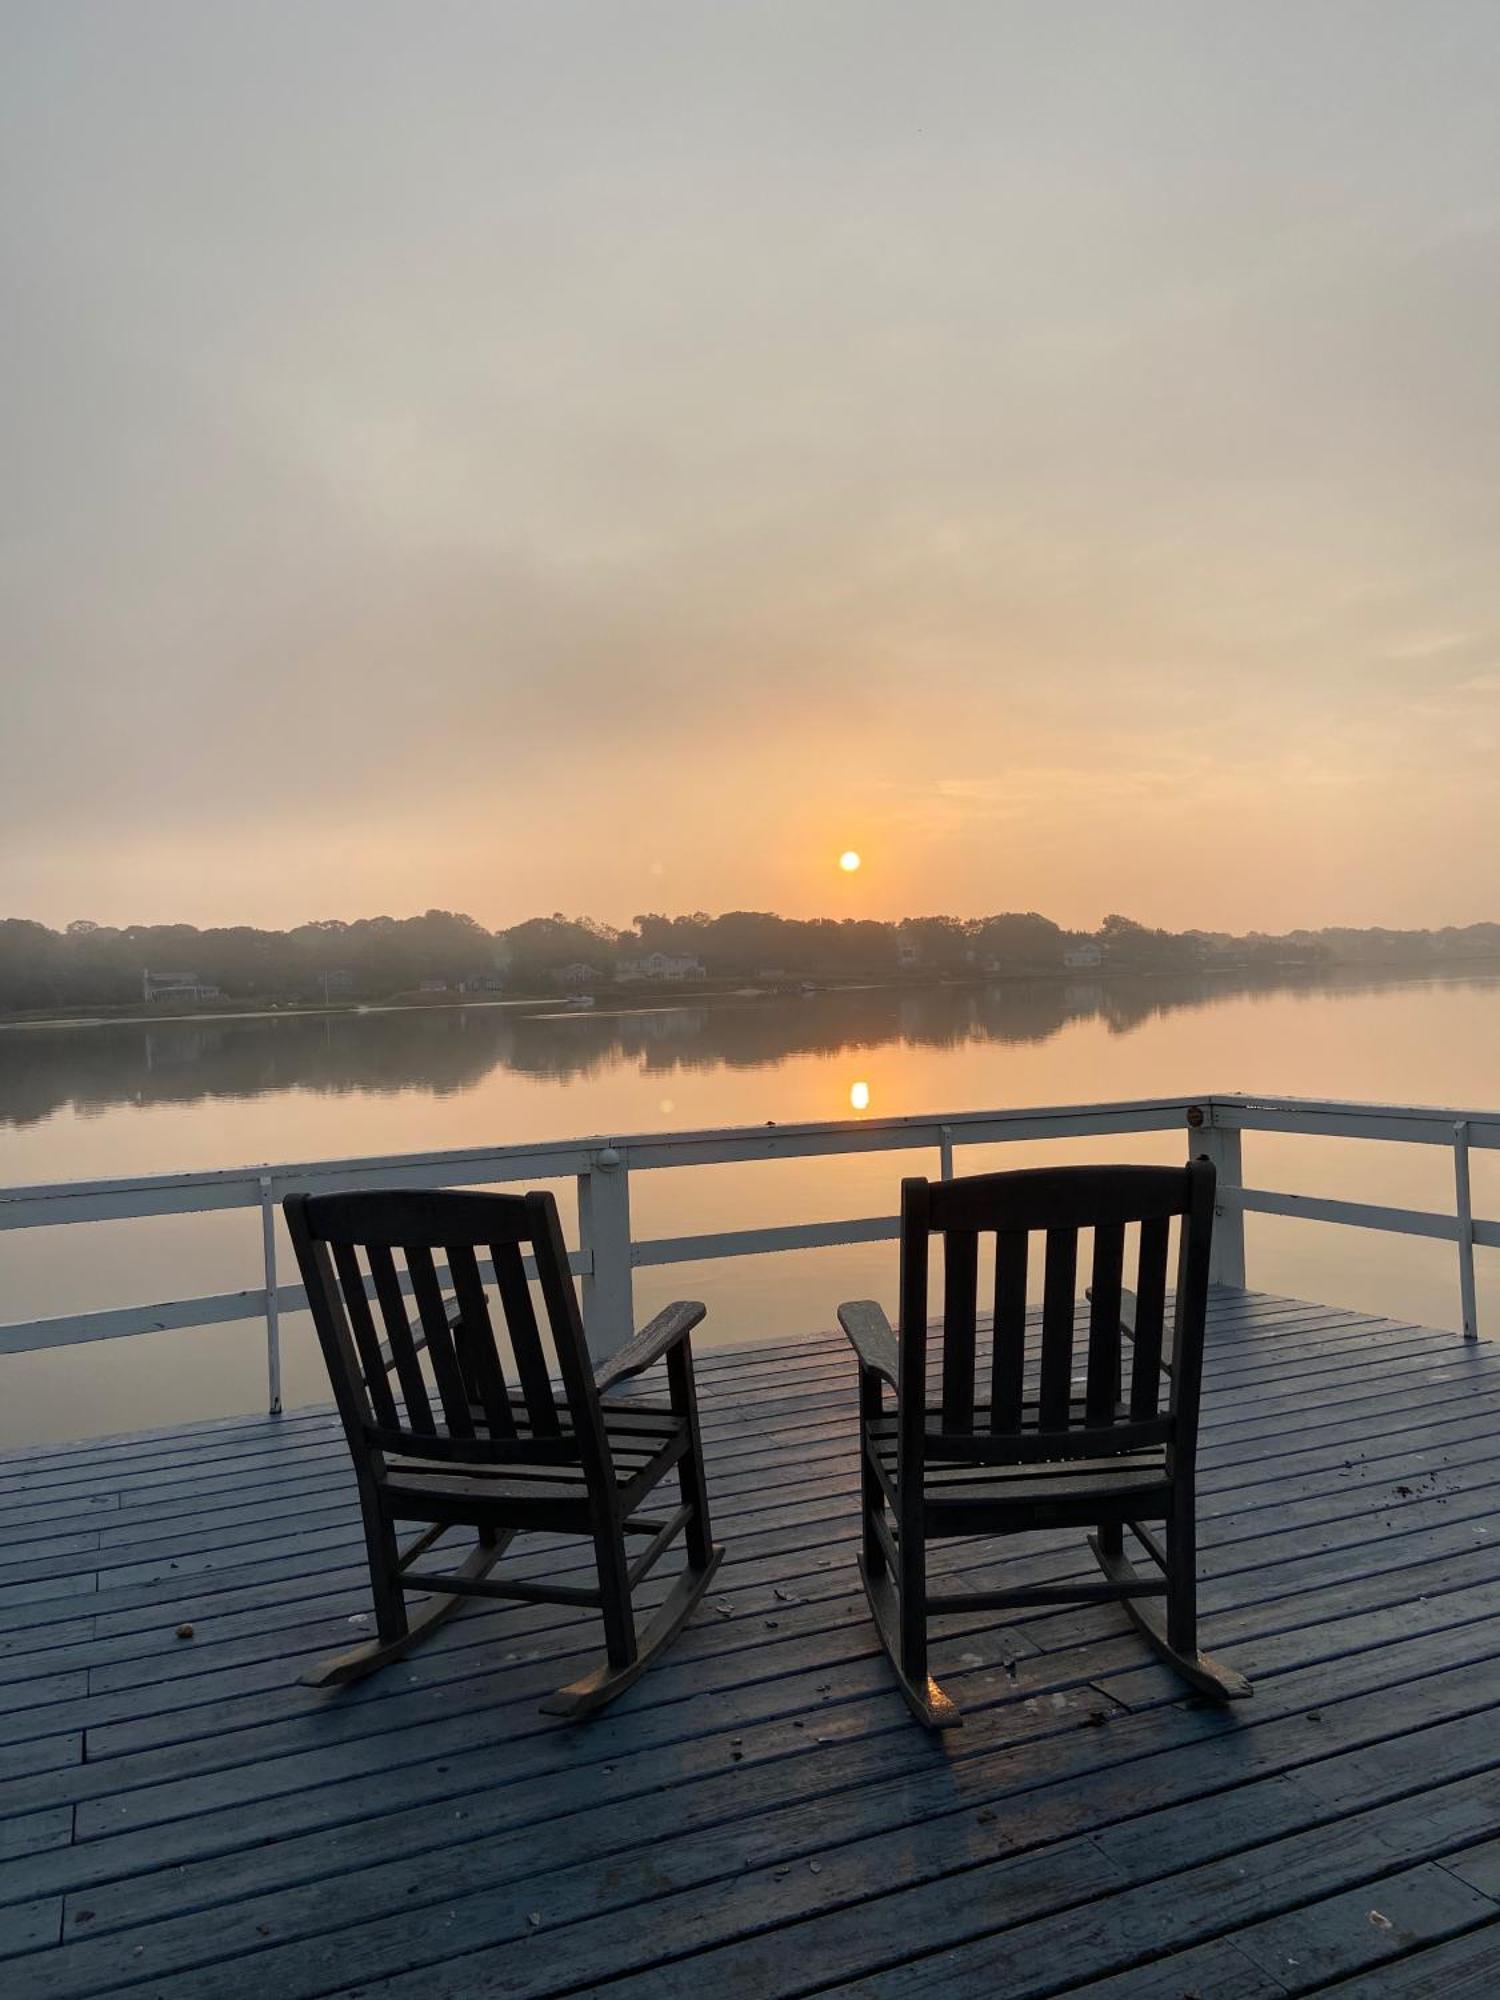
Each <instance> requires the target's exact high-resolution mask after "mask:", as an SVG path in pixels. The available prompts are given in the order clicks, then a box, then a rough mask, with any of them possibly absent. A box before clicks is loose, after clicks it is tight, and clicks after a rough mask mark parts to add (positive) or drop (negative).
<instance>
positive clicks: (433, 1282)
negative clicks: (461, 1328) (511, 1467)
mask: <svg viewBox="0 0 1500 2000" xmlns="http://www.w3.org/2000/svg"><path fill="white" fill-rule="evenodd" d="M406 1268H407V1270H408V1271H409V1272H410V1273H411V1286H412V1296H413V1297H414V1298H415V1299H416V1302H417V1313H418V1316H419V1317H420V1319H421V1322H422V1332H423V1335H424V1337H425V1339H426V1342H427V1358H428V1360H429V1361H430V1362H431V1363H432V1375H433V1380H434V1381H435V1382H436V1384H437V1392H438V1400H439V1401H440V1402H441V1404H442V1406H443V1421H444V1423H445V1424H446V1425H447V1427H448V1435H449V1437H455V1438H470V1437H473V1435H474V1419H473V1418H472V1417H471V1416H470V1414H469V1396H468V1391H467V1389H466V1387H465V1385H464V1376H463V1370H462V1368H461V1367H460V1366H459V1361H458V1352H457V1349H456V1347H455V1346H454V1341H453V1333H452V1330H451V1328H450V1327H449V1325H448V1308H447V1307H446V1306H445V1305H444V1304H443V1292H442V1287H441V1286H440V1285H439V1283H438V1277H437V1270H436V1267H435V1266H434V1264H433V1261H432V1252H431V1251H430V1250H429V1249H428V1247H427V1245H426V1244H425V1243H413V1244H410V1245H408V1247H407V1252H406Z"/></svg>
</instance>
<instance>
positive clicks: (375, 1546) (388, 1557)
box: [364, 1497, 408, 1645]
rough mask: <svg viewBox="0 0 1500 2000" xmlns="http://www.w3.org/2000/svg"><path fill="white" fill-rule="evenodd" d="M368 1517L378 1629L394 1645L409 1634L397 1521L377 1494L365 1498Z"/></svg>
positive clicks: (365, 1510) (371, 1580)
mask: <svg viewBox="0 0 1500 2000" xmlns="http://www.w3.org/2000/svg"><path fill="white" fill-rule="evenodd" d="M364 1520H365V1549H366V1552H367V1553H368V1555H369V1559H370V1595H371V1596H372V1597H373V1598H374V1600H375V1630H376V1631H377V1632H378V1633H379V1634H380V1637H381V1639H382V1640H383V1641H384V1642H385V1644H386V1645H394V1644H395V1643H396V1641H398V1640H400V1639H403V1638H405V1636H406V1633H407V1630H408V1625H407V1617H406V1597H405V1594H404V1593H403V1591H402V1589H401V1552H400V1550H399V1548H398V1547H397V1544H396V1528H395V1523H394V1522H393V1521H392V1520H391V1519H390V1517H389V1516H388V1515H387V1514H386V1513H385V1511H384V1509H383V1508H382V1507H381V1506H380V1504H379V1502H378V1501H377V1500H375V1499H374V1498H373V1497H372V1498H370V1499H368V1500H366V1502H365V1508H364Z"/></svg>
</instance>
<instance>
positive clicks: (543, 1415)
mask: <svg viewBox="0 0 1500 2000" xmlns="http://www.w3.org/2000/svg"><path fill="white" fill-rule="evenodd" d="M285 1210H286V1219H287V1225H288V1228H289V1229H290V1231H291V1237H292V1242H293V1245H294V1246H295V1248H296V1252H297V1261H298V1263H299V1264H300V1266H301V1268H302V1276H303V1279H304V1281H305V1283H306V1285H307V1296H308V1303H309V1305H310V1307H311V1309H312V1315H313V1322H314V1324H315V1326H316V1327H317V1331H318V1339H319V1342H320V1343H321V1345H322V1349H323V1355H324V1359H325V1360H326V1361H327V1364H328V1373H329V1376H330V1378H331V1380H332V1383H333V1391H334V1395H335V1397H336V1399H337V1402H338V1408H339V1415H340V1417H341V1418H342V1419H343V1424H344V1433H345V1436H346V1437H347V1439H348V1442H349V1450H350V1453H351V1455H352V1457H353V1460H354V1472H355V1477H356V1480H357V1481H358V1485H359V1500H360V1509H361V1512H362V1515H363V1519H364V1530H365V1545H366V1548H367V1550H368V1554H369V1562H370V1582H371V1586H372V1589H373V1592H374V1598H375V1626H376V1637H375V1638H374V1639H373V1640H371V1641H369V1642H368V1643H367V1644H365V1645H363V1646H359V1647H356V1648H355V1649H354V1650H353V1651H351V1652H348V1653H344V1654H342V1655H340V1656H339V1657H338V1658H336V1659H332V1660H327V1661H325V1662H323V1663H322V1665H320V1666H318V1667H315V1668H313V1669H311V1671H310V1672H309V1673H307V1674H306V1675H304V1676H303V1678H304V1680H306V1681H308V1682H310V1683H311V1684H312V1685H314V1686H330V1685H332V1684H334V1683H337V1682H343V1681H352V1680H358V1679H360V1678H362V1677H363V1676H364V1675H365V1674H368V1673H372V1672H373V1671H374V1670H375V1669H376V1668H377V1667H381V1666H384V1665H385V1664H386V1662H387V1661H389V1660H394V1659H399V1658H400V1657H401V1655H402V1654H404V1653H405V1652H406V1651H407V1650H408V1649H409V1648H410V1647H411V1646H412V1645H414V1644H415V1643H416V1641H417V1640H418V1639H421V1638H423V1637H425V1635H426V1634H427V1633H428V1632H430V1631H431V1630H432V1629H433V1627H434V1626H436V1625H437V1624H438V1623H439V1622H440V1621H441V1620H442V1619H444V1618H446V1617H447V1616H448V1614H449V1613H450V1612H451V1611H453V1610H454V1609H455V1608H456V1606H457V1605H458V1603H459V1601H460V1599H461V1598H463V1597H466V1596H472V1597H502V1598H514V1599H519V1600H520V1601H522V1602H525V1603H541V1604H572V1605H585V1606H593V1607H597V1608H598V1609H599V1610H600V1611H601V1612H602V1614H603V1620H604V1638H605V1652H606V1657H605V1659H604V1661H603V1662H602V1663H601V1664H600V1665H599V1666H598V1667H596V1668H595V1669H594V1670H593V1671H592V1672H590V1673H588V1674H586V1675H585V1676H584V1677H583V1678H582V1679H581V1680H578V1681H575V1682H573V1683H572V1685H571V1686H569V1687H565V1688H562V1689H560V1690H559V1691H558V1692H557V1693H556V1694H554V1695H552V1696H550V1697H549V1698H548V1699H547V1700H546V1701H545V1702H543V1704H542V1708H543V1712H544V1713H546V1714H551V1715H563V1716H571V1717H580V1716H584V1715H587V1714H589V1713H590V1712H591V1711H592V1710H594V1709H597V1708H600V1707H602V1706H603V1704H604V1703H605V1702H607V1701H612V1700H613V1699H614V1697H615V1696H616V1695H617V1694H620V1693H622V1692H623V1691H624V1689H626V1688H627V1687H629V1686H630V1684H631V1683H632V1681H634V1680H635V1679H636V1678H637V1677H638V1676H639V1675H640V1674H641V1672H642V1671H643V1670H644V1669H645V1668H646V1667H647V1666H648V1665H649V1664H650V1663H651V1661H652V1660H653V1659H654V1658H655V1657H656V1655H657V1654H658V1653H660V1652H661V1651H662V1650H663V1649H664V1648H665V1647H666V1646H668V1645H669V1644H670V1643H671V1641H672V1640H673V1639H674V1638H675V1637H676V1635H677V1633H678V1632H679V1631H680V1630H681V1629H682V1626H683V1625H684V1624H685V1623H686V1621H687V1619H688V1617H689V1615H690V1614H691V1612H692V1610H693V1607H694V1606H695V1605H696V1604H697V1602H698V1600H699V1598H700V1597H701V1596H702V1595H703V1593H704V1591H705V1590H706V1589H707V1588H708V1585H709V1582H710V1579H711V1578H712V1576H713V1574H714V1571H715V1570H716V1569H717V1568H718V1566H719V1561H720V1559H721V1557H722V1555H723V1550H722V1549H720V1548H718V1547H716V1546H715V1544H714V1541H713V1537H712V1534H711V1531H710V1528H709V1518H708V1496H707V1493H706V1491H705V1488H704V1479H703V1456H702V1447H701V1445H700V1442H699V1437H698V1406H697V1397H696V1394H695V1391H694V1386H693V1360H692V1348H691V1345H690V1339H689V1336H690V1334H691V1332H692V1329H693V1328H694V1327H695V1326H696V1325H697V1324H698V1322H699V1320H701V1319H702V1318H703V1314H704V1309H703V1307H702V1306H701V1305H697V1304H694V1303H692V1302H690V1301H682V1302H679V1303H678V1304H676V1305H671V1306H668V1307H666V1308H665V1310H664V1311H662V1312H660V1313H658V1314H657V1316H656V1318H655V1319H654V1320H652V1322H651V1323H650V1325H649V1326H647V1327H645V1328H644V1329H643V1330H642V1331H641V1332H640V1333H638V1334H637V1335H636V1337H635V1339H634V1340H632V1341H631V1342H630V1343H629V1344H628V1345H627V1346H626V1347H624V1348H623V1349H622V1350H621V1351H620V1352H619V1353H618V1354H616V1355H615V1356H614V1357H613V1358H612V1359H611V1360H609V1361H608V1362H606V1363H605V1364H604V1365H603V1366H602V1367H601V1368H599V1369H598V1370H597V1372H596V1371H595V1369H594V1367H593V1364H592V1362H591V1360H590V1358H589V1353H588V1349H587V1347H586V1345H585V1343H584V1335H583V1322H582V1318H581V1316H580V1314H579V1310H578V1300H577V1295H576V1293H575V1292H574V1289H573V1278H572V1274H571V1272H570V1271H569V1268H568V1257H567V1250H566V1247H565V1245H564V1243H563V1236H562V1228H561V1225H560V1223H559V1221H558V1216H557V1205H556V1203H555V1202H554V1201H553V1198H552V1196H551V1195H550V1194H545V1193H541V1194H527V1195H524V1196H523V1195H498V1194H467V1193H457V1192H442V1193H438V1192H426V1191H412V1192H397V1193H378V1192H372V1193H358V1194H327V1195H305V1194H301V1195H290V1196H288V1198H287V1200H286V1203H285ZM523 1245H524V1246H527V1247H529V1248H530V1250H531V1251H532V1253H533V1255H534V1258H535V1265H536V1273H537V1277H538V1279H539V1280H540V1286H541V1293H542V1300H543V1306H544V1310H545V1317H546V1321H547V1326H548V1330H549V1332H550V1335H551V1347H552V1350H553V1355H552V1359H551V1360H550V1361H549V1356H548V1352H547V1348H546V1346H545V1345H544V1341H543V1335H542V1330H541V1327H540V1326H539V1325H538V1321H537V1316H536V1312H535V1309H534V1307H533V1304H532V1298H531V1291H530V1287H529V1285H528V1282H527V1275H526V1268H525V1264H524V1262H523V1259H522V1246H523ZM434 1252H440V1254H441V1257H442V1260H443V1262H444V1264H446V1267H447V1268H446V1270H445V1271H444V1270H441V1269H440V1268H439V1266H438V1264H437V1263H436V1262H435V1261H434ZM361 1253H363V1262H361ZM398 1253H399V1255H400V1256H401V1258H402V1259H403V1261H404V1263H405V1266H406V1273H407V1277H406V1281H405V1283H404V1284H403V1280H402V1276H401V1274H400V1272H399V1271H398V1268H397V1262H396V1258H397V1254H398ZM481 1259H483V1262H481ZM486 1266H487V1267H488V1269H487V1270H486ZM371 1289H373V1292H374V1300H375V1304H376V1305H377V1306H378V1309H379V1314H380V1319H381V1321H382V1322H383V1325H384V1329H385V1339H384V1340H382V1338H381V1335H380V1333H379V1332H378V1331H377V1327H376V1322H375V1316H374V1314H373V1313H372V1311H371V1301H370V1291H371ZM408 1289H409V1290H410V1292H411V1293H412V1294H413V1295H414V1297H415V1301H416V1308H417V1324H416V1325H413V1323H412V1321H411V1319H410V1317H409V1315H408V1310H407V1301H406V1297H405V1296H404V1294H405V1292H406V1291H407V1290H408ZM445 1293H447V1294H448V1295H449V1296H446V1297H445ZM492 1300H493V1302H494V1303H495V1304H496V1305H498V1308H499V1318H498V1322H497V1320H496V1319H495V1318H493V1317H492ZM497 1326H498V1330H499V1332H500V1333H502V1334H503V1333H508V1335H509V1345H510V1350H511V1355H512V1357H513V1360H514V1373H515V1378H516V1382H517V1384H518V1386H517V1387H512V1386H510V1384H509V1383H507V1380H506V1375H505V1367H504V1360H503V1357H502V1348H501V1342H500V1339H499V1338H497ZM662 1360H665V1362H666V1366H667V1385H668V1398H667V1402H666V1404H665V1405H663V1404H662V1403H661V1402H659V1401H657V1402H653V1403H650V1404H647V1403H638V1402H635V1401H629V1402H623V1401H615V1400H612V1399H611V1395H610V1392H611V1391H612V1390H614V1389H615V1388H616V1387H617V1386H618V1385H619V1384H620V1383H621V1382H623V1381H625V1380H626V1378H627V1377H630V1376H633V1375H637V1374H639V1373H641V1371H642V1370H644V1369H646V1368H649V1367H651V1366H652V1365H653V1364H654V1363H656V1362H658V1361H662ZM554 1362H555V1370H556V1373H557V1375H558V1376H559V1377H560V1380H561V1390H562V1403H561V1407H559V1401H558V1398H557V1396H556V1395H555V1393H554V1382H553V1379H552V1377H553V1363H554ZM674 1468H675V1470H676V1473H677V1480H678V1486H679V1492H680V1505H678V1506H677V1507H675V1508H672V1509H670V1510H669V1511H667V1512H665V1514H664V1515H656V1514H653V1515H652V1516H650V1517H649V1518H648V1517H647V1516H645V1515H642V1514H640V1513H639V1512H638V1511H637V1510H638V1509H639V1508H640V1506H641V1504H642V1502H643V1501H645V1499H646V1497H647V1495H648V1494H649V1493H650V1492H651V1491H652V1489H653V1488H654V1487H656V1486H657V1485H658V1484H659V1483H660V1482H661V1481H662V1480H663V1479H664V1478H665V1477H666V1475H667V1474H668V1473H669V1472H671V1471H672V1470H674ZM398 1521H411V1522H420V1523H424V1524H426V1525H425V1527H424V1529H423V1531H422V1532H421V1533H420V1534H418V1535H417V1536H415V1537H414V1538H413V1540H412V1541H411V1542H410V1543H409V1544H408V1545H407V1546H406V1547H405V1548H404V1549H403V1548H400V1547H399V1546H398V1544H397V1539H396V1523H397V1522H398ZM455 1526H459V1527H468V1528H472V1529H473V1530H474V1531H475V1539H474V1543H473V1546H472V1547H471V1548H470V1549H469V1550H468V1551H467V1553H466V1554H465V1555H464V1557H463V1559H462V1561H460V1562H459V1563H458V1565H457V1567H456V1568H454V1569H451V1570H446V1571H445V1570H441V1569H431V1568H421V1567H418V1566H417V1565H419V1564H420V1562H421V1558H422V1557H423V1556H424V1555H426V1554H427V1552H428V1551H429V1550H430V1549H431V1548H432V1547H433V1545H434V1544H435V1543H436V1542H438V1540H439V1539H440V1538H441V1537H442V1535H443V1534H444V1533H445V1532H446V1531H447V1530H448V1529H449V1528H452V1527H455ZM683 1530H685V1531H686V1548H687V1561H686V1564H685V1566H684V1568H683V1569H682V1571H681V1573H680V1574H679V1576H678V1578H677V1581H676V1583H675V1584H674V1585H673V1587H672V1589H671V1591H670V1592H669V1593H668V1595H667V1597H666V1599H665V1601H664V1602H663V1603H662V1604H661V1605H660V1606H659V1607H658V1608H657V1610H656V1611H655V1612H654V1613H653V1614H652V1615H651V1617H650V1619H649V1620H648V1621H647V1623H646V1625H645V1628H644V1630H643V1631H640V1632H639V1633H638V1632H637V1629H636V1621H635V1611H634V1605H633V1598H634V1594H635V1588H636V1585H637V1584H638V1583H640V1582H641V1580H642V1579H643V1578H644V1577H645V1575H646V1574H647V1572H648V1571H649V1570H650V1569H651V1568H652V1567H653V1565H654V1564H655V1563H656V1562H657V1560H658V1558H659V1557H660V1556H661V1555H662V1554H663V1553H664V1552H665V1551H666V1549H667V1548H668V1547H669V1546H670V1544H671V1543H672V1542H673V1540H674V1539H675V1538H676V1537H677V1535H678V1534H679V1533H680V1532H682V1531H683ZM526 1531H540V1532H543V1533H549V1534H564V1535H570V1534H571V1535H580V1536H586V1537H588V1538H589V1539H590V1540H591V1541H592V1542H593V1545H594V1559H595V1564H596V1566H597V1572H598V1585H597V1588H595V1589H586V1588H584V1587H582V1586H581V1585H573V1584H562V1583H546V1582H540V1581H534V1580H532V1579H530V1578H525V1577H520V1576H517V1577H515V1578H513V1579H512V1578H507V1577H503V1576H502V1577H492V1576H491V1575H490V1572H491V1570H492V1569H493V1568H494V1567H495V1564H496V1563H497V1562H498V1561H499V1559H500V1557H501V1555H502V1554H503V1553H504V1552H505V1549H506V1547H507V1546H508V1544H509V1543H510V1542H511V1540H512V1539H513V1538H514V1536H515V1535H517V1534H518V1533H523V1532H526ZM627 1535H641V1536H644V1537H646V1542H645V1547H644V1549H643V1550H642V1551H641V1553H640V1554H639V1555H637V1556H636V1557H635V1558H634V1560H629V1559H627V1556H626V1553H625V1538H626V1536H627ZM438 1560H439V1561H440V1560H441V1558H438ZM408 1592H424V1593H427V1594H428V1601H427V1603H426V1604H425V1605H424V1606H422V1607H421V1608H418V1609H413V1610H411V1611H409V1610H408V1608H407V1604H406V1594H407V1593H408Z"/></svg>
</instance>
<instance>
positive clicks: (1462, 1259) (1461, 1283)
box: [1453, 1118, 1479, 1340]
mask: <svg viewBox="0 0 1500 2000" xmlns="http://www.w3.org/2000/svg"><path fill="white" fill-rule="evenodd" d="M1453 1190H1454V1194H1455V1197H1456V1202H1455V1206H1456V1207H1457V1210H1458V1295H1459V1300H1460V1303H1461V1304H1462V1307H1463V1316H1464V1339H1465V1340H1478V1338H1479V1305H1478V1301H1477V1300H1476V1298H1475V1296H1474V1200H1473V1196H1472V1194H1471V1192H1470V1189H1469V1121H1468V1119H1467V1118H1460V1119H1459V1121H1458V1123H1457V1124H1456V1125H1455V1126H1454V1128H1453Z"/></svg>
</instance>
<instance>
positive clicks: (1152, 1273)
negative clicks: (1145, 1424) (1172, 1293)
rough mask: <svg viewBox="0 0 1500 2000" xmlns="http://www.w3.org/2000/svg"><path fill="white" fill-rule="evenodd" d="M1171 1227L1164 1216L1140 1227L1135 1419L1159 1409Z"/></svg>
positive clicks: (1132, 1403)
mask: <svg viewBox="0 0 1500 2000" xmlns="http://www.w3.org/2000/svg"><path fill="white" fill-rule="evenodd" d="M1171 1227H1172V1225H1171V1223H1170V1222H1169V1221H1168V1220H1167V1219H1166V1217H1165V1216H1160V1217H1154V1218H1153V1219H1152V1220H1150V1221H1149V1222H1143V1223H1142V1224H1141V1240H1140V1249H1139V1252H1138V1262H1137V1266H1136V1281H1135V1326H1134V1328H1133V1342H1132V1353H1131V1370H1130V1414H1131V1416H1132V1417H1135V1418H1149V1417H1154V1416H1155V1415H1156V1413H1157V1410H1158V1409H1159V1408H1160V1406H1161V1392H1162V1380H1163V1378H1162V1367H1161V1362H1162V1327H1163V1324H1164V1321H1165V1318H1166V1305H1167V1250H1168V1246H1169V1243H1170V1239H1171Z"/></svg>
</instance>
